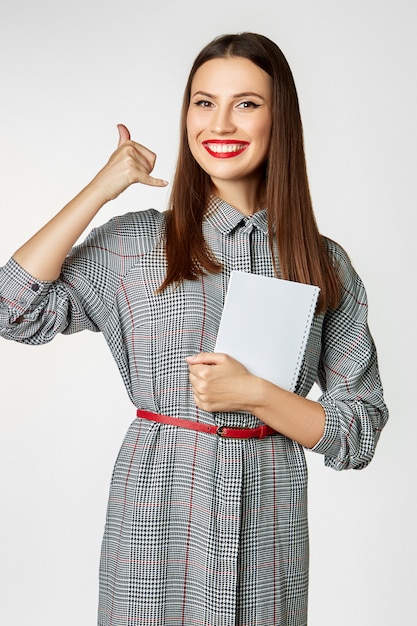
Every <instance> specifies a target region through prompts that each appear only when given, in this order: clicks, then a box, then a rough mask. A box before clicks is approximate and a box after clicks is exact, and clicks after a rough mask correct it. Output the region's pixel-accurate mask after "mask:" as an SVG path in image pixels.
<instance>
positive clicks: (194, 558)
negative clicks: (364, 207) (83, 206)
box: [0, 198, 388, 626]
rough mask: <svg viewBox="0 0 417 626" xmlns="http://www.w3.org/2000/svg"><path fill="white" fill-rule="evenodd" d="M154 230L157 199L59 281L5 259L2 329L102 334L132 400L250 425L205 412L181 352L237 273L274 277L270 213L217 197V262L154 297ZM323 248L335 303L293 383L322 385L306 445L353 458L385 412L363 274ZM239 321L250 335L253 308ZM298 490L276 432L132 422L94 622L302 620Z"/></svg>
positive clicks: (211, 235) (210, 214)
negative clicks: (332, 269) (338, 295)
mask: <svg viewBox="0 0 417 626" xmlns="http://www.w3.org/2000/svg"><path fill="white" fill-rule="evenodd" d="M163 226H164V215H163V214H161V213H159V212H158V211H154V210H149V211H145V212H140V213H131V214H127V215H125V216H122V217H117V218H114V219H112V220H111V221H110V222H109V223H108V224H106V225H104V226H102V227H100V228H98V229H95V230H94V231H92V233H91V234H90V235H89V237H87V239H86V241H85V242H84V243H83V244H81V245H80V246H78V247H76V248H75V249H74V250H73V251H72V253H71V255H70V256H69V257H68V259H67V260H66V262H65V264H64V266H63V270H62V275H61V277H60V279H59V280H58V281H55V282H53V283H48V282H39V281H37V280H36V279H34V278H33V277H32V276H30V275H29V274H27V273H26V272H25V271H24V270H23V269H22V268H20V267H19V266H18V264H17V263H16V262H15V261H14V260H10V261H9V262H8V263H7V264H6V266H5V267H4V268H2V269H1V270H0V294H1V295H0V334H1V335H2V336H3V337H5V338H7V339H12V340H15V341H20V342H23V343H28V344H42V343H45V342H47V341H50V340H51V339H52V338H53V337H54V336H55V335H56V334H57V333H59V332H62V333H73V332H78V331H81V330H84V329H88V330H92V331H101V332H102V333H103V335H104V337H105V339H106V341H107V343H108V345H109V347H110V350H111V352H112V354H113V357H114V358H115V360H116V363H117V365H118V367H119V370H120V373H121V376H122V378H123V381H124V383H125V385H126V389H127V392H128V394H129V396H130V398H131V400H132V402H133V404H134V405H135V406H136V407H139V408H142V409H146V410H149V411H153V412H157V413H163V414H168V415H173V416H177V417H180V418H183V419H192V420H201V421H204V422H207V423H215V424H217V425H221V424H227V425H230V426H246V427H253V426H256V425H257V424H258V420H257V419H256V418H255V417H254V416H253V415H250V414H248V413H219V414H211V413H206V412H204V411H201V410H199V409H198V408H197V407H196V405H195V404H194V402H193V396H192V391H191V388H190V385H189V381H188V370H187V365H186V362H185V357H186V356H188V355H190V354H194V353H197V352H200V351H202V350H203V351H212V350H213V348H214V345H215V340H216V335H217V330H218V325H219V320H220V315H221V311H222V307H223V302H224V297H225V293H226V289H227V283H228V279H229V276H230V272H231V271H232V270H233V269H238V270H243V271H247V272H252V273H256V274H263V275H266V276H273V275H274V272H273V266H272V262H271V256H270V252H269V246H268V228H267V216H266V211H265V210H264V211H260V212H259V213H256V214H255V215H253V216H250V217H243V216H242V215H241V214H240V213H239V212H238V211H236V210H235V209H234V208H232V207H231V206H229V205H227V204H226V203H224V202H222V201H220V200H218V199H216V198H212V199H211V201H210V204H209V207H208V210H207V214H206V219H205V222H204V234H205V237H206V240H207V242H208V244H209V246H210V248H211V249H212V250H213V252H214V254H215V256H216V257H217V258H218V259H219V260H220V261H221V262H222V264H223V267H224V269H223V272H222V273H221V274H218V275H208V276H204V277H203V278H201V279H200V280H197V281H187V282H185V283H184V284H182V285H181V286H179V287H177V288H174V287H169V288H168V289H166V290H165V291H164V292H163V293H162V294H157V293H156V290H157V288H158V287H159V286H160V284H161V283H162V281H163V279H164V274H165V257H164V249H163V244H162V237H161V235H162V233H163ZM327 246H328V249H329V254H330V255H331V257H332V258H333V259H334V262H335V264H336V265H337V267H338V271H339V274H340V277H341V280H342V285H343V295H342V301H341V304H340V306H339V308H338V309H337V310H336V311H333V312H329V313H327V314H326V315H318V316H316V317H315V319H314V322H313V326H312V329H311V332H310V336H309V341H308V344H307V349H306V354H305V358H304V361H303V365H302V369H301V373H300V377H299V380H298V384H297V389H296V391H297V393H299V394H301V395H304V396H305V395H307V393H308V392H309V390H310V388H311V386H312V384H313V383H314V382H315V381H317V382H318V383H319V384H320V386H321V389H322V391H323V394H322V396H321V398H320V402H321V403H322V405H323V407H324V410H325V413H326V427H325V432H324V435H323V437H322V439H321V440H320V441H319V442H318V444H317V445H316V446H315V448H314V450H315V451H317V452H319V453H321V454H323V455H324V458H325V463H326V464H327V465H329V466H331V467H333V468H335V469H345V468H349V467H353V468H362V467H365V466H366V465H367V464H368V463H369V462H370V460H371V459H372V456H373V454H374V450H375V446H376V443H377V440H378V437H379V434H380V431H381V429H382V427H383V426H384V424H385V422H386V420H387V417H388V414H387V410H386V408H385V405H384V402H383V397H382V388H381V383H380V379H379V374H378V366H377V358H376V352H375V347H374V344H373V341H372V338H371V335H370V333H369V330H368V326H367V303H366V294H365V291H364V288H363V285H362V283H361V281H360V279H359V277H358V276H357V274H356V273H355V271H354V270H353V268H352V266H351V264H350V262H349V259H348V257H347V256H346V254H345V253H344V251H343V250H342V249H341V248H340V247H339V246H338V245H337V244H335V243H334V242H331V241H327ZM248 297H250V294H248ZM242 315H245V310H244V303H242ZM247 332H248V333H253V332H256V324H254V323H253V321H252V320H248V325H247ZM242 341H245V337H244V336H243V337H242ZM306 490H307V471H306V464H305V458H304V451H303V449H302V447H301V446H299V445H298V444H297V443H295V442H293V441H291V440H289V439H287V438H285V437H283V436H280V435H276V436H273V437H268V438H266V439H263V440H225V439H221V438H218V437H215V436H213V435H208V434H205V433H199V432H192V431H187V430H185V429H181V428H176V427H174V426H169V425H164V424H157V423H152V422H148V421H145V420H143V421H141V420H138V419H135V420H134V421H133V423H132V425H131V426H130V428H129V430H128V432H127V434H126V437H125V440H124V442H123V444H122V447H121V449H120V453H119V455H118V458H117V461H116V464H115V468H114V472H113V476H112V481H111V487H110V495H109V504H108V511H107V520H106V528H105V534H104V538H103V545H102V554H101V564H100V600H99V615H98V625H99V626H136V625H146V626H151V625H156V624H157V625H163V624H166V625H177V624H187V625H190V626H191V625H194V624H195V625H199V626H255V625H256V626H277V625H278V626H305V624H306V623H307V586H308V530H307V494H306Z"/></svg>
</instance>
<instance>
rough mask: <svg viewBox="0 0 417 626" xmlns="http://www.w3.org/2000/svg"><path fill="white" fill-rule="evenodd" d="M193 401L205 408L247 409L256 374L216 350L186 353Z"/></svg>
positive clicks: (223, 409) (209, 409)
mask: <svg viewBox="0 0 417 626" xmlns="http://www.w3.org/2000/svg"><path fill="white" fill-rule="evenodd" d="M187 363H188V369H189V372H190V382H191V385H192V388H193V392H194V401H195V403H196V405H197V406H198V407H199V408H200V409H203V410H204V411H209V412H211V413H213V412H215V411H246V410H249V408H248V405H247V402H248V399H249V398H250V397H251V391H250V389H251V383H253V382H254V381H255V377H254V376H253V375H252V374H250V373H249V372H248V370H247V369H246V367H245V366H244V365H242V364H241V363H239V362H238V361H236V360H235V359H233V358H232V357H230V356H228V355H227V354H220V353H216V352H201V353H200V354H196V355H195V356H190V357H187Z"/></svg>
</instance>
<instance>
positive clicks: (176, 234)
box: [161, 33, 340, 312]
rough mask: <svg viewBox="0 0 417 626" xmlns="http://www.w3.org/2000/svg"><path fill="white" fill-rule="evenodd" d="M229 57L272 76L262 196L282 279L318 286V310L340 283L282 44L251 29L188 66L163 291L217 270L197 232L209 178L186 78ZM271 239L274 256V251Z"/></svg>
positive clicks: (335, 297) (219, 41) (226, 38)
mask: <svg viewBox="0 0 417 626" xmlns="http://www.w3.org/2000/svg"><path fill="white" fill-rule="evenodd" d="M233 56H237V57H244V58H246V59H249V60H250V61H252V62H253V63H255V64H256V65H257V66H258V67H260V68H261V69H262V70H264V71H265V72H266V73H267V74H269V76H270V77H271V79H272V93H273V96H272V98H273V100H272V132H271V144H270V149H269V155H268V162H267V164H266V170H265V171H266V173H265V187H266V196H265V199H266V206H267V210H268V224H269V245H270V249H271V254H272V258H273V262H274V267H275V273H276V275H278V274H279V275H280V277H281V278H284V279H288V280H294V281H297V282H301V283H307V284H313V285H318V286H319V287H320V289H321V292H320V299H319V304H318V309H317V310H318V312H322V311H325V310H326V308H334V307H336V306H337V304H338V302H339V297H340V296H339V291H340V288H339V281H338V279H337V276H336V272H335V269H334V267H333V265H332V263H331V261H330V259H329V256H328V254H327V251H326V247H325V243H324V240H323V237H322V236H321V235H320V233H319V231H318V228H317V224H316V221H315V217H314V213H313V207H312V202H311V197H310V191H309V185H308V178H307V169H306V161H305V154H304V140H303V129H302V122H301V116H300V110H299V104H298V97H297V91H296V87H295V84H294V79H293V76H292V73H291V69H290V67H289V65H288V63H287V61H286V59H285V57H284V55H283V53H282V52H281V50H280V49H279V47H278V46H277V45H276V44H275V43H274V42H272V41H271V40H270V39H268V38H267V37H264V36H263V35H258V34H255V33H241V34H237V35H223V36H221V37H218V38H216V39H214V40H213V41H212V42H211V43H209V44H208V45H207V46H206V47H205V48H203V50H202V51H201V52H200V54H199V55H198V56H197V58H196V60H195V61H194V64H193V66H192V68H191V71H190V75H189V77H188V82H187V85H186V88H185V93H184V100H183V106H182V114H181V127H180V148H179V156H178V161H177V167H176V172H175V177H174V182H173V188H172V192H171V198H170V210H169V211H168V212H167V224H166V239H165V246H166V256H167V275H166V278H165V280H164V282H163V284H162V286H161V290H162V289H164V288H165V287H167V286H168V285H170V284H176V283H178V282H181V281H183V280H190V279H196V278H197V277H198V276H201V275H203V274H205V273H211V272H219V271H220V270H221V265H220V264H219V262H218V261H217V260H216V259H215V258H214V256H213V254H212V253H211V251H210V249H209V247H208V245H207V243H206V242H205V240H204V237H203V232H202V222H203V218H204V213H205V210H206V207H207V202H208V198H209V194H210V190H211V185H210V178H209V176H208V174H206V172H204V171H203V170H202V169H201V167H200V166H199V165H198V163H197V162H196V161H195V159H194V157H193V156H192V154H191V151H190V149H189V146H188V140H187V128H186V120H187V112H188V108H189V104H190V92H191V83H192V80H193V78H194V75H195V73H196V71H197V70H198V68H199V67H200V66H201V65H203V63H206V62H207V61H209V60H210V59H216V58H225V57H233ZM275 238H276V243H277V249H278V259H277V258H276V254H275V252H274V239H275ZM278 265H279V271H278Z"/></svg>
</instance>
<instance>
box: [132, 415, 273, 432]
mask: <svg viewBox="0 0 417 626" xmlns="http://www.w3.org/2000/svg"><path fill="white" fill-rule="evenodd" d="M136 415H137V416H138V417H141V418H142V419H145V420H150V421H152V422H160V423H161V424H171V425H172V426H179V427H180V428H188V430H198V431H199V432H202V433H209V434H210V435H218V436H219V437H227V438H230V439H253V438H256V439H263V438H264V437H268V436H269V435H275V434H276V433H277V431H276V430H273V429H272V428H270V427H269V426H267V425H266V424H262V425H261V426H257V427H256V428H239V427H235V426H214V425H212V424H204V423H203V422H193V421H191V420H182V419H179V418H178V417H169V416H168V415H159V413H151V412H150V411H142V409H138V410H137V412H136Z"/></svg>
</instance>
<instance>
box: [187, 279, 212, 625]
mask: <svg viewBox="0 0 417 626" xmlns="http://www.w3.org/2000/svg"><path fill="white" fill-rule="evenodd" d="M201 291H202V295H203V319H202V323H201V336H200V352H201V351H202V350H203V340H204V328H205V322H206V311H207V304H206V290H205V285H204V276H202V277H201ZM196 409H197V410H196V418H197V421H198V418H199V410H198V407H196ZM197 444H198V431H197V432H196V434H195V440H194V454H193V462H192V465H191V485H190V501H189V507H190V512H189V515H188V528H187V546H186V550H185V567H184V587H183V596H182V623H183V624H184V623H185V622H184V619H185V606H186V597H187V584H188V567H189V557H190V538H191V520H192V515H193V497H194V483H195V466H196V462H197Z"/></svg>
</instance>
